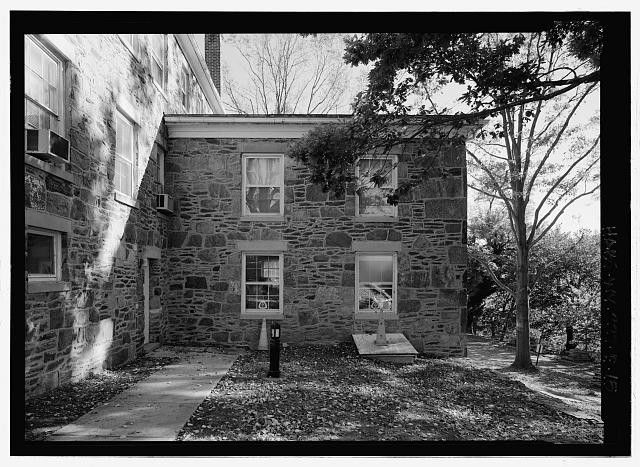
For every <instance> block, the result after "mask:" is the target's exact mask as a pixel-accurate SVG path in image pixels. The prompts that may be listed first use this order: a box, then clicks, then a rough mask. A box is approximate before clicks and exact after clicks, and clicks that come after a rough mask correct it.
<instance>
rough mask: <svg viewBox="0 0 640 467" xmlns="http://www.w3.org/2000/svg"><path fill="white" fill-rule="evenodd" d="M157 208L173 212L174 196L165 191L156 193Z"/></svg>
mask: <svg viewBox="0 0 640 467" xmlns="http://www.w3.org/2000/svg"><path fill="white" fill-rule="evenodd" d="M156 209H157V210H158V211H160V212H164V213H166V214H173V212H174V210H173V198H172V197H171V196H169V195H167V194H165V193H162V194H159V195H156Z"/></svg>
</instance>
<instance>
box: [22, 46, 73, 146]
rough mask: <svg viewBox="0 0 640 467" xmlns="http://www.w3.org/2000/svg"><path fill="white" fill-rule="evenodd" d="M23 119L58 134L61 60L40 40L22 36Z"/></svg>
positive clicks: (27, 124) (61, 97) (62, 93)
mask: <svg viewBox="0 0 640 467" xmlns="http://www.w3.org/2000/svg"><path fill="white" fill-rule="evenodd" d="M24 64H25V70H24V93H25V96H24V97H25V99H24V122H25V127H27V128H41V129H45V130H53V131H55V132H56V133H58V134H60V135H62V134H63V133H64V126H63V124H62V115H63V107H64V105H63V101H62V100H63V95H64V92H63V63H62V61H61V60H60V59H58V58H57V57H56V56H55V55H54V54H53V53H51V52H50V51H49V50H47V49H46V48H45V46H44V45H43V44H41V43H40V42H38V41H36V40H35V39H33V38H31V37H29V36H25V38H24Z"/></svg>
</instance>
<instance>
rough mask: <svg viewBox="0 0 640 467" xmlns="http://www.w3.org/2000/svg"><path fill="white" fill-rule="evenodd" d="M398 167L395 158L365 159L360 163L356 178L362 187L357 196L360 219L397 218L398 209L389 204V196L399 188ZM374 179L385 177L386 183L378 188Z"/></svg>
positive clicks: (357, 166)
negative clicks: (372, 179)
mask: <svg viewBox="0 0 640 467" xmlns="http://www.w3.org/2000/svg"><path fill="white" fill-rule="evenodd" d="M397 166H398V163H397V158H396V157H395V156H391V157H384V158H383V157H363V158H361V159H360V160H359V161H358V164H357V165H356V178H357V180H358V185H359V186H360V187H361V188H360V189H359V190H358V194H357V196H356V215H357V216H358V217H397V215H398V207H397V206H393V205H391V204H389V203H387V195H390V194H392V193H393V192H394V191H395V189H396V188H397V186H398V169H397ZM372 177H383V178H384V181H383V183H382V184H380V186H376V185H375V184H374V183H373V181H371V178H372Z"/></svg>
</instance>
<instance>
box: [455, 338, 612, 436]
mask: <svg viewBox="0 0 640 467" xmlns="http://www.w3.org/2000/svg"><path fill="white" fill-rule="evenodd" d="M514 357H515V349H514V348H513V347H508V346H501V345H497V344H496V343H495V342H493V341H491V339H488V338H485V337H481V336H474V335H467V357H466V358H462V359H459V361H460V363H461V364H463V365H470V366H473V367H474V368H489V369H492V370H495V371H497V372H499V373H501V374H503V375H505V376H507V377H509V378H511V379H513V380H516V381H520V382H521V383H523V384H524V385H526V386H527V387H528V388H529V389H531V390H533V391H536V392H538V393H540V394H541V395H542V396H543V398H544V400H545V401H546V403H548V404H549V405H551V406H552V407H554V408H555V409H556V410H559V411H562V412H564V413H566V414H568V415H571V416H573V417H577V418H581V419H587V420H595V421H597V422H599V423H602V418H601V411H600V400H601V399H600V385H599V384H597V383H596V382H595V379H594V377H595V373H596V371H597V369H598V366H599V364H600V362H594V363H574V362H568V361H564V360H561V359H560V358H559V356H557V355H545V354H541V355H540V359H539V361H538V365H537V367H538V369H539V370H540V371H539V372H538V373H519V372H515V371H509V370H508V369H507V367H508V366H509V365H510V364H511V363H513V360H514ZM532 360H533V362H534V363H535V361H536V359H535V355H534V356H532Z"/></svg>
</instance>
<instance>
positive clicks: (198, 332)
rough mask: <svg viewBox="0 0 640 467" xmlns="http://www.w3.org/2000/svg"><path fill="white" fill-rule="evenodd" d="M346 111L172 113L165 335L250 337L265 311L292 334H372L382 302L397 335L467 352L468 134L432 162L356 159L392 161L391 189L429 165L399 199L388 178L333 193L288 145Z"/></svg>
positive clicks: (410, 153)
mask: <svg viewBox="0 0 640 467" xmlns="http://www.w3.org/2000/svg"><path fill="white" fill-rule="evenodd" d="M346 117H347V116H343V117H342V118H346ZM340 120H341V118H340V117H328V116H278V117H271V116H231V115H227V116H216V115H211V116H185V115H167V116H165V124H166V126H167V130H168V145H169V146H168V147H169V149H168V153H167V159H166V167H165V170H166V175H165V176H166V181H167V190H168V191H169V192H170V193H171V194H172V195H173V196H174V197H175V199H177V200H179V207H178V209H177V211H176V216H175V217H173V218H171V220H170V221H169V223H168V226H167V236H168V244H167V248H166V249H165V250H163V251H162V255H163V258H162V260H161V263H162V264H163V267H164V268H165V270H168V271H170V275H169V278H168V281H167V286H168V287H167V289H166V290H165V291H164V299H165V306H166V308H167V326H166V328H165V339H166V341H167V342H173V343H186V342H189V343H198V344H205V343H211V344H233V345H249V346H251V345H255V343H257V341H258V337H259V336H258V333H259V330H260V326H259V324H260V322H261V320H262V318H265V317H266V318H267V319H275V320H279V322H280V325H281V327H282V331H281V334H282V339H283V340H284V341H287V342H295V343H335V342H340V341H346V340H349V339H350V338H351V334H352V333H354V332H370V331H375V328H376V325H377V318H378V312H379V310H380V309H382V310H383V312H384V315H385V317H386V320H387V329H388V331H389V332H402V333H404V335H405V336H406V337H407V338H408V339H409V340H410V341H411V343H412V344H413V345H414V347H416V349H418V350H419V351H424V352H427V353H431V354H437V355H462V354H463V352H464V342H463V340H462V335H461V333H460V323H461V317H462V315H463V313H464V312H465V310H466V300H467V296H466V291H465V289H464V285H463V279H462V276H463V274H464V271H465V269H466V264H467V249H466V159H465V147H464V144H455V143H453V141H449V142H447V141H445V142H444V143H440V144H438V146H440V145H441V144H444V147H440V148H439V149H440V156H439V157H437V158H435V162H433V160H434V158H433V154H432V153H430V152H429V151H426V152H424V151H421V150H419V149H418V147H417V145H416V144H413V145H405V146H403V147H402V148H398V150H396V151H392V153H391V154H390V155H389V157H388V162H385V161H381V160H380V159H366V158H365V159H363V160H361V161H360V163H359V164H358V167H357V168H356V169H355V170H358V171H359V172H360V173H361V174H363V179H365V178H366V177H365V176H364V174H367V173H368V174H371V173H372V170H376V168H379V167H382V164H388V165H387V168H388V169H389V170H390V172H389V174H390V175H391V176H390V177H388V179H389V181H388V188H387V189H391V188H393V187H394V185H396V184H397V183H399V182H402V181H405V180H408V179H413V178H417V177H421V176H422V175H421V173H422V170H423V167H424V165H425V163H427V162H428V163H429V164H433V166H432V167H431V168H430V169H429V173H430V176H431V178H428V179H427V180H425V181H424V182H423V183H420V184H419V185H418V186H417V187H416V188H415V189H414V190H412V192H411V193H410V194H409V195H407V196H405V197H403V198H401V199H400V203H399V204H398V206H397V207H394V206H391V205H389V204H387V203H386V199H385V197H384V194H385V188H384V187H383V188H379V189H375V188H372V189H370V190H368V191H367V192H366V194H364V195H363V196H358V195H356V194H355V193H354V192H352V193H348V192H347V193H346V194H345V195H344V196H343V197H336V196H334V195H332V194H331V193H325V192H323V191H322V190H321V189H320V187H319V186H316V185H313V184H310V183H309V182H308V181H307V178H308V175H309V172H308V169H306V168H305V167H304V166H303V165H300V164H297V163H296V162H295V161H293V160H292V159H290V158H288V157H287V156H286V153H287V148H288V146H289V144H290V143H291V142H292V141H293V140H294V139H295V138H299V137H301V136H302V135H303V134H304V133H305V132H307V131H308V130H309V129H311V128H312V127H314V126H315V125H322V124H325V123H329V122H339V121H340ZM376 164H380V165H376Z"/></svg>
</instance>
